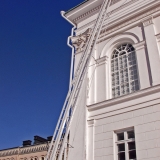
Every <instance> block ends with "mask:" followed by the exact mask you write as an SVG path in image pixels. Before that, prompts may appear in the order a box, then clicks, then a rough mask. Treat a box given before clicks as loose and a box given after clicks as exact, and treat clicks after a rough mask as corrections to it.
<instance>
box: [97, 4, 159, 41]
mask: <svg viewBox="0 0 160 160" xmlns="http://www.w3.org/2000/svg"><path fill="white" fill-rule="evenodd" d="M157 11H160V6H157V7H156V8H154V9H151V10H149V11H147V12H144V13H143V14H141V15H139V16H135V17H134V18H131V19H130V20H128V21H125V20H124V21H125V22H124V21H122V22H121V23H120V24H115V25H114V26H110V27H109V28H107V29H104V30H102V31H101V34H100V37H99V41H98V42H97V43H100V42H103V41H105V40H106V39H108V37H106V35H109V34H111V33H113V32H115V31H117V30H119V29H121V28H123V27H126V26H127V25H130V24H133V23H135V22H137V23H142V21H141V20H143V19H144V18H145V17H148V16H150V15H152V14H154V13H155V12H157Z"/></svg>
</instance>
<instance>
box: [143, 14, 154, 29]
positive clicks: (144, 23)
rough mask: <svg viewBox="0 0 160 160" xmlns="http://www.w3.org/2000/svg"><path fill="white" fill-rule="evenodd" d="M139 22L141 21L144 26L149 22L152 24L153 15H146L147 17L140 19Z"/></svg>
mask: <svg viewBox="0 0 160 160" xmlns="http://www.w3.org/2000/svg"><path fill="white" fill-rule="evenodd" d="M141 22H142V23H143V26H144V27H146V26H149V25H150V24H153V16H152V15H151V16H148V17H145V18H143V19H142V20H141Z"/></svg>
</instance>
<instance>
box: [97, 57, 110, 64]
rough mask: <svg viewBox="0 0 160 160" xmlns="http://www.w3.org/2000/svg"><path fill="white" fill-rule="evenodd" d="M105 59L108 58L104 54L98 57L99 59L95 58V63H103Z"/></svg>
mask: <svg viewBox="0 0 160 160" xmlns="http://www.w3.org/2000/svg"><path fill="white" fill-rule="evenodd" d="M107 60H108V57H107V56H104V57H101V58H99V59H96V62H97V64H100V65H101V64H103V63H105V62H107Z"/></svg>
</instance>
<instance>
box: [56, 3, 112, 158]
mask: <svg viewBox="0 0 160 160" xmlns="http://www.w3.org/2000/svg"><path fill="white" fill-rule="evenodd" d="M108 4H109V3H108ZM106 14H107V10H106V12H105V14H104V19H105V16H106ZM104 19H103V20H102V23H101V24H100V27H99V30H98V33H97V36H96V39H95V41H94V45H93V47H92V50H91V51H90V54H89V57H88V58H87V61H86V66H85V67H84V71H83V73H82V76H81V77H82V78H83V80H84V77H85V76H86V73H87V72H86V71H87V69H88V66H89V63H90V59H91V56H92V53H93V50H94V47H95V45H96V41H97V39H98V37H99V34H100V31H101V28H102V25H103V22H104ZM83 74H84V75H83ZM83 80H82V81H80V82H81V84H80V85H81V86H82V84H83V82H84V81H83ZM79 92H80V90H78V93H79ZM77 99H78V98H77ZM77 99H76V101H74V104H73V106H76V102H77ZM74 112H75V108H74V110H73V113H72V114H73V115H74ZM73 115H72V116H73ZM72 116H71V120H70V121H69V124H68V128H69V127H70V124H71V123H72V120H73V119H72ZM68 133H69V130H68V129H67V132H66V134H65V137H64V140H63V142H62V146H61V147H62V148H64V144H65V143H64V142H65V139H66V137H67V135H68ZM62 152H63V150H62V149H61V151H60V153H59V154H60V155H59V158H61V155H62Z"/></svg>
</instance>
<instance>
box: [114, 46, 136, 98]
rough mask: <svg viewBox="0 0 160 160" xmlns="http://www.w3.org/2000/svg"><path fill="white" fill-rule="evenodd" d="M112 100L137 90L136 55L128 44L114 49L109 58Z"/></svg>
mask: <svg viewBox="0 0 160 160" xmlns="http://www.w3.org/2000/svg"><path fill="white" fill-rule="evenodd" d="M111 77H112V98H115V97H118V96H121V95H125V94H128V93H132V92H135V91H137V90H139V80H138V71H137V61H136V53H135V49H134V47H133V46H132V45H131V44H130V43H124V44H121V45H119V46H118V47H116V48H114V50H113V53H112V56H111Z"/></svg>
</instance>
